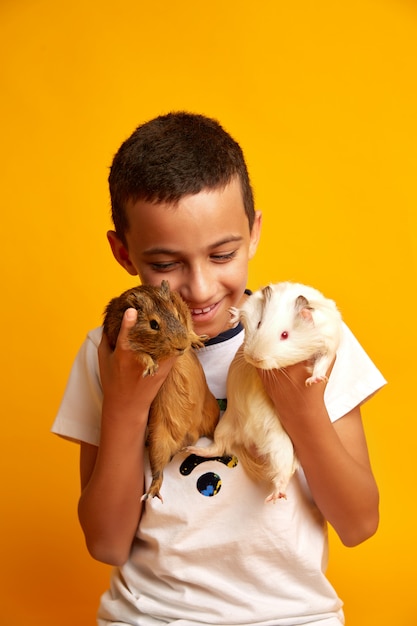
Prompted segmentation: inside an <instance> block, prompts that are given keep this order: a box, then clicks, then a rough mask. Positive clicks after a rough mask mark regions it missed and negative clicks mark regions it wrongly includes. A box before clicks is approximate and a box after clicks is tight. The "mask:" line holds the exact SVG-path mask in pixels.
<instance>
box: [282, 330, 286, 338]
mask: <svg viewBox="0 0 417 626" xmlns="http://www.w3.org/2000/svg"><path fill="white" fill-rule="evenodd" d="M281 339H288V332H287V331H286V330H284V331H283V332H282V333H281Z"/></svg>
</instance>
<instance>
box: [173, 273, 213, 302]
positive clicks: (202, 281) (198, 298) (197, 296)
mask: <svg viewBox="0 0 417 626" xmlns="http://www.w3.org/2000/svg"><path fill="white" fill-rule="evenodd" d="M214 291H215V281H214V277H213V275H212V273H211V272H210V271H209V269H208V268H206V267H193V268H191V269H190V270H189V271H188V272H187V276H186V280H185V281H184V284H183V287H182V289H181V294H182V296H183V297H184V298H185V300H187V302H191V303H192V304H206V303H208V302H211V300H212V295H213V293H214Z"/></svg>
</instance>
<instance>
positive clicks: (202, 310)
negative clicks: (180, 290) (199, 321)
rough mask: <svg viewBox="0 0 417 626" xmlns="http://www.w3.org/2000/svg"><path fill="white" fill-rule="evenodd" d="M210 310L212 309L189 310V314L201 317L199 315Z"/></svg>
mask: <svg viewBox="0 0 417 626" xmlns="http://www.w3.org/2000/svg"><path fill="white" fill-rule="evenodd" d="M212 308H213V307H211V306H207V307H206V308H205V309H191V313H193V314H194V315H201V313H208V312H209V311H211V309H212Z"/></svg>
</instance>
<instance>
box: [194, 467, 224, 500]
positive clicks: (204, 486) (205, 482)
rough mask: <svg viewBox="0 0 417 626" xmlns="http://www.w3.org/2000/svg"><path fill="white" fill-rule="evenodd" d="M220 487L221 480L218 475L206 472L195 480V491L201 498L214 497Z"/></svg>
mask: <svg viewBox="0 0 417 626" xmlns="http://www.w3.org/2000/svg"><path fill="white" fill-rule="evenodd" d="M221 486H222V479H221V478H220V476H219V475H218V474H214V473H213V472H207V474H203V475H202V476H200V478H199V479H198V480H197V489H198V491H199V492H200V493H201V494H202V495H203V496H208V497H211V496H215V495H216V494H217V493H219V491H220V489H221Z"/></svg>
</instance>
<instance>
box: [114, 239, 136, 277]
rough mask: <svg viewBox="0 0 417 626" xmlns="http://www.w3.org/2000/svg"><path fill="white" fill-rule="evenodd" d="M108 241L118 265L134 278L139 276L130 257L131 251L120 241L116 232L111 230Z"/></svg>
mask: <svg viewBox="0 0 417 626" xmlns="http://www.w3.org/2000/svg"><path fill="white" fill-rule="evenodd" d="M107 240H108V242H109V244H110V248H111V251H112V252H113V256H114V258H115V259H116V261H117V262H118V263H120V265H121V266H122V267H124V269H125V270H126V271H127V272H129V274H131V275H132V276H137V274H138V273H137V271H136V268H135V266H134V265H133V263H132V261H131V260H130V257H129V251H128V249H127V248H126V246H125V245H124V243H123V242H122V241H121V240H120V239H119V237H118V236H117V235H116V233H115V231H114V230H109V231H108V233H107Z"/></svg>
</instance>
